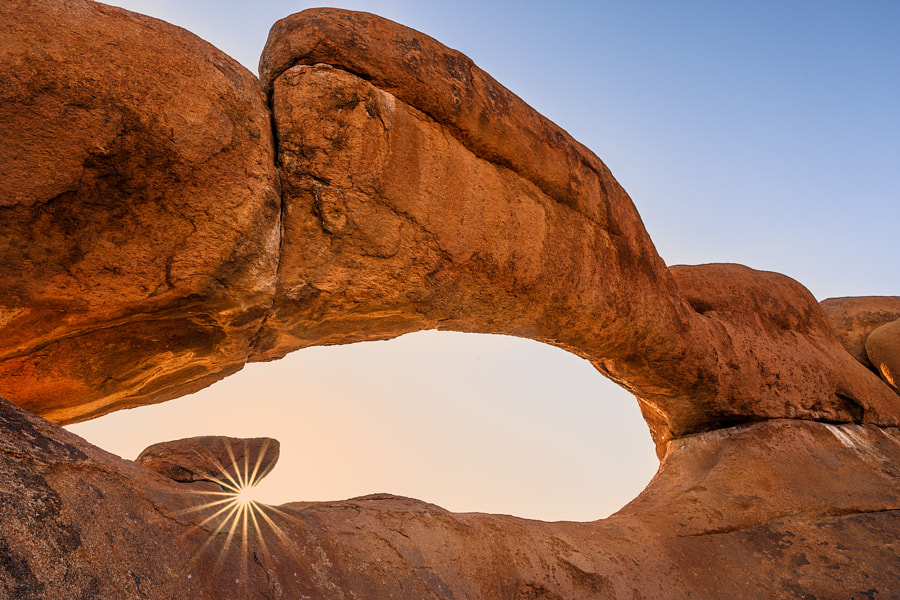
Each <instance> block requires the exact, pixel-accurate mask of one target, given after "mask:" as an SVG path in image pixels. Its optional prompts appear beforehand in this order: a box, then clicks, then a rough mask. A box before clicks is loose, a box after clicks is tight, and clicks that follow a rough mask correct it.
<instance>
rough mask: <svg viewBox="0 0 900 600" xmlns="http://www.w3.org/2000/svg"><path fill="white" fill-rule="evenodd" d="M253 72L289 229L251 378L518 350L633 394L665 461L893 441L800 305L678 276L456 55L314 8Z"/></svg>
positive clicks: (358, 18) (775, 287) (591, 164)
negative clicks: (753, 434) (487, 339)
mask: <svg viewBox="0 0 900 600" xmlns="http://www.w3.org/2000/svg"><path fill="white" fill-rule="evenodd" d="M260 64H261V67H260V72H261V73H262V78H263V85H264V86H265V88H266V89H267V90H269V93H270V94H271V96H272V107H273V116H274V119H275V125H276V129H277V139H278V140H279V150H278V151H279V160H280V162H279V165H280V174H281V181H282V185H283V202H284V211H283V212H284V224H283V238H282V246H281V247H282V257H281V262H280V269H279V274H278V289H277V294H276V299H275V305H274V310H273V314H272V315H271V317H270V318H269V319H267V320H266V323H265V325H264V326H263V328H262V331H261V333H260V337H259V341H258V343H257V345H256V347H255V354H254V356H253V359H254V360H260V359H265V360H268V359H273V358H278V357H280V356H283V355H284V354H285V353H287V352H289V351H291V350H295V349H297V348H301V347H304V346H310V345H315V344H321V343H346V342H350V341H357V340H360V339H377V338H384V337H392V336H396V335H399V334H401V333H405V332H408V331H414V330H417V329H426V328H439V329H451V330H459V331H475V332H487V333H507V334H512V335H519V336H523V337H530V338H533V339H537V340H540V341H544V342H547V343H550V344H554V345H558V346H561V347H563V348H565V349H568V350H570V351H572V352H574V353H576V354H578V355H580V356H583V357H585V358H588V359H589V360H591V361H592V362H593V363H594V364H595V365H596V366H597V368H598V369H600V370H601V371H603V372H604V373H605V374H607V375H609V376H610V377H611V378H613V379H614V380H616V381H617V382H619V383H621V384H622V385H623V386H625V387H626V388H627V389H629V390H630V391H632V392H633V393H634V394H635V396H637V398H638V399H639V401H640V402H641V406H642V410H643V412H644V415H645V417H646V418H647V421H648V423H649V424H650V427H651V430H652V431H653V434H654V439H655V440H656V441H657V444H658V446H659V448H660V451H662V444H663V443H664V442H665V441H666V440H668V439H670V438H671V437H673V436H674V437H677V436H681V435H686V434H690V433H695V432H698V431H704V430H710V429H714V428H716V427H721V426H727V425H731V424H734V423H739V422H745V421H752V420H759V419H765V418H779V417H789V418H794V417H799V418H807V419H821V420H828V421H835V422H871V423H879V424H885V425H894V424H898V423H900V421H898V418H900V402H898V401H897V398H896V395H895V394H893V393H892V392H891V390H890V389H888V388H887V386H885V385H884V384H883V383H881V382H880V381H879V380H878V379H877V378H875V377H872V376H871V374H870V373H868V372H866V370H865V369H863V368H860V366H859V365H858V364H856V363H855V362H854V361H853V360H852V359H850V358H849V357H847V356H846V353H845V352H844V350H843V349H842V348H841V346H840V344H839V343H838V342H837V340H836V339H835V337H834V334H833V332H832V330H831V328H830V326H829V324H828V322H827V320H826V319H825V317H824V315H823V314H822V312H821V308H820V307H819V306H818V304H817V303H816V302H815V300H814V299H813V298H812V296H811V295H810V294H809V292H807V291H806V290H805V289H804V288H803V287H802V286H800V285H799V284H797V283H796V282H793V281H792V280H790V279H788V278H786V277H784V276H781V275H776V274H771V273H762V272H758V271H753V270H752V269H748V268H746V267H740V266H734V265H732V266H728V265H706V266H697V267H679V268H678V269H671V270H670V269H667V268H666V267H665V265H664V263H663V262H662V260H661V259H660V258H659V256H658V255H657V254H656V252H655V249H654V248H653V245H652V243H651V241H650V239H649V237H648V236H647V233H646V231H645V230H644V228H643V225H642V224H641V221H640V217H639V216H638V214H637V211H636V210H635V208H634V205H633V204H632V202H631V200H630V199H629V198H628V196H627V194H626V193H625V192H624V190H622V188H621V187H620V186H619V185H618V183H617V182H616V181H615V179H613V178H612V176H611V174H610V173H609V170H608V169H607V168H606V167H605V166H604V165H603V163H602V162H601V161H600V159H598V158H597V157H596V156H595V155H594V154H593V153H591V152H590V151H589V150H588V149H586V148H585V147H584V146H582V145H580V144H578V143H577V142H576V141H574V140H573V139H572V138H571V137H570V136H569V135H568V134H566V133H565V132H564V131H562V130H561V129H560V128H559V127H557V126H556V125H554V124H553V123H551V122H549V121H548V120H547V119H545V118H544V117H543V116H541V115H540V114H538V113H537V112H535V111H534V110H533V109H532V108H530V107H529V106H527V105H526V104H525V103H524V102H523V101H522V100H520V99H519V98H517V97H516V96H515V95H513V94H511V93H510V92H509V91H507V90H505V89H504V88H502V86H500V84H498V83H497V82H496V81H494V80H493V79H492V78H491V77H490V76H489V75H487V74H486V73H484V72H483V71H481V70H480V69H478V67H476V66H475V65H474V64H473V63H472V61H471V60H469V59H468V58H466V57H465V56H463V55H461V54H460V53H458V52H456V51H453V50H451V49H449V48H447V47H445V46H443V45H441V44H440V43H439V42H437V41H435V40H433V39H431V38H429V37H427V36H425V35H422V34H421V33H418V32H415V31H413V30H411V29H408V28H405V27H402V26H399V25H397V24H396V23H392V22H390V21H386V20H384V19H381V18H378V17H375V16H374V15H367V14H362V13H353V12H349V11H343V10H337V9H316V10H311V11H304V12H302V13H298V14H296V15H293V16H291V17H288V18H286V19H284V20H282V21H279V22H278V23H277V24H276V25H275V26H274V27H273V29H272V32H271V34H270V37H269V41H268V43H267V45H266V48H265V50H264V51H263V56H262V59H261V62H260ZM561 166H562V167H563V168H562V170H559V169H560V167H561ZM565 173H568V174H569V175H568V176H566V175H565ZM566 177H568V179H567V178H566ZM566 182H569V184H567V183H566ZM567 185H568V187H566V186H567ZM563 188H565V193H563V192H562V191H561V190H562V189H563Z"/></svg>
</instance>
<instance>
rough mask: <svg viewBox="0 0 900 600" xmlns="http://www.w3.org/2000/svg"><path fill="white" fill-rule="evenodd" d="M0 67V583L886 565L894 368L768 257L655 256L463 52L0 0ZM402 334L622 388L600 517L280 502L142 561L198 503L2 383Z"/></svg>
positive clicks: (16, 385)
mask: <svg viewBox="0 0 900 600" xmlns="http://www.w3.org/2000/svg"><path fill="white" fill-rule="evenodd" d="M0 68H2V69H3V72H4V73H3V74H4V79H3V85H2V86H0V122H2V123H3V124H4V127H2V128H0V165H2V166H3V173H4V177H2V178H0V269H2V273H0V275H2V277H0V333H2V336H0V395H3V396H8V397H9V398H10V399H11V400H13V401H14V402H15V403H16V404H18V405H19V407H20V408H17V407H16V406H14V405H12V404H10V403H8V402H6V401H5V400H3V401H0V429H2V432H3V435H2V436H0V467H2V468H0V483H2V484H3V485H0V496H2V497H0V500H2V505H3V507H4V510H5V511H6V512H4V518H3V519H0V534H2V535H0V554H2V557H3V560H2V561H0V570H3V571H4V572H5V576H4V577H0V586H6V587H5V588H0V589H6V590H10V592H11V593H12V594H13V595H22V594H25V595H31V596H36V597H39V596H40V595H41V594H44V595H47V596H48V597H63V596H65V597H69V596H71V597H74V596H81V597H87V596H88V595H93V596H96V595H98V594H101V595H103V594H105V595H106V596H112V595H115V594H116V593H120V592H121V590H123V589H131V590H134V589H135V586H136V591H137V592H140V593H144V592H143V589H142V586H144V587H146V588H148V589H150V590H151V592H152V593H153V595H155V597H160V598H181V597H185V594H186V593H187V594H188V595H192V596H196V597H203V596H206V595H208V594H209V593H215V594H217V595H218V596H221V597H226V598H227V597H242V596H244V595H245V592H246V591H247V589H252V590H266V591H267V592H268V593H270V594H271V595H276V596H277V594H279V593H284V594H287V595H292V596H300V595H301V594H305V595H311V596H314V597H322V598H339V597H346V595H347V594H345V593H344V590H347V591H348V592H352V593H353V594H356V595H357V596H360V597H372V598H376V597H388V596H391V597H406V598H421V597H428V596H437V597H444V598H453V597H459V598H462V597H508V598H535V597H548V598H568V597H588V596H591V597H594V596H598V597H599V596H602V595H607V596H613V597H629V596H634V597H638V596H643V597H671V596H676V595H678V596H687V595H693V596H696V597H705V598H718V597H725V596H734V595H735V594H743V596H744V597H779V596H784V595H787V594H794V595H798V594H802V595H809V596H820V597H834V596H838V595H841V594H844V595H846V594H847V593H851V594H854V595H857V596H860V597H862V596H864V595H872V594H874V593H876V592H878V591H891V590H895V589H897V586H898V581H900V576H898V574H897V573H896V570H895V565H896V564H897V560H898V556H897V550H896V544H895V543H894V542H895V541H896V539H897V538H898V535H900V533H898V524H897V523H898V520H897V518H896V517H897V514H898V510H900V499H898V492H897V490H898V485H897V480H898V469H897V464H900V442H898V439H900V437H898V429H897V425H898V412H900V409H898V397H897V395H896V394H895V392H894V391H893V390H892V389H891V388H889V387H888V386H887V385H886V384H885V383H884V382H883V381H882V380H880V379H879V378H878V377H877V376H876V375H875V374H874V373H873V372H872V371H869V370H868V369H866V368H865V367H863V366H862V365H861V364H860V363H859V362H857V361H856V360H854V358H853V357H851V356H850V355H849V354H848V353H847V352H846V351H845V350H844V349H843V348H842V347H841V346H840V344H839V343H838V341H837V339H836V338H835V334H834V332H833V331H832V329H831V327H830V326H829V324H828V322H827V321H826V318H825V315H824V313H823V312H822V310H821V308H820V307H819V305H818V304H817V303H816V302H815V300H814V299H813V298H812V297H811V296H810V294H809V293H808V292H807V291H806V290H805V289H804V288H803V287H802V286H800V285H799V284H798V283H796V282H794V281H792V280H790V279H789V278H787V277H784V276H781V275H778V274H775V273H765V272H759V271H753V270H752V269H749V268H747V267H742V266H739V265H704V266H698V267H687V266H680V267H673V268H667V267H666V266H665V264H664V263H663V261H662V260H661V259H660V257H659V256H658V255H657V254H656V251H655V249H654V248H653V245H652V243H651V241H650V240H649V238H648V236H647V234H646V232H645V231H644V228H643V226H642V224H641V222H640V219H639V217H638V214H637V212H636V210H635V209H634V206H633V205H632V203H631V201H630V199H629V198H628V197H627V195H626V194H625V192H624V191H623V190H622V189H621V188H620V187H619V186H618V184H617V183H616V182H615V180H614V179H613V178H612V176H611V175H610V173H609V171H608V170H607V169H606V167H605V166H604V165H603V164H602V162H601V161H600V160H599V159H598V158H597V157H596V156H594V155H593V154H592V153H591V152H590V151H588V150H587V149H586V148H584V147H583V146H581V145H580V144H578V143H577V142H575V141H574V140H572V139H571V138H570V137H569V136H568V135H567V134H566V133H565V132H564V131H562V130H561V129H559V128H558V127H556V126H555V125H554V124H552V123H550V122H549V121H547V120H546V119H544V118H543V117H541V116H540V115H538V114H537V113H536V112H534V111H533V110H532V109H530V108H529V107H528V106H527V105H525V104H524V103H523V102H522V101H521V100H519V99H518V98H516V97H515V96H514V95H513V94H512V93H510V92H508V91H507V90H505V89H504V88H502V86H500V85H499V84H497V83H496V82H495V81H493V79H491V78H490V77H489V76H488V75H487V74H485V73H484V72H482V71H480V70H479V69H478V68H477V67H475V65H474V64H472V62H471V61H469V60H468V59H467V58H466V57H464V56H462V55H461V54H459V53H457V52H454V51H452V50H450V49H448V48H446V47H444V46H442V45H440V44H439V43H438V42H436V41H434V40H432V39H431V38H428V37H427V36H424V35H422V34H420V33H417V32H414V31H412V30H409V29H407V28H404V27H402V26H399V25H397V24H395V23H391V22H388V21H385V20H383V19H379V18H378V17H374V16H372V15H366V14H361V13H351V12H348V11H338V10H332V9H321V10H315V11H308V12H304V13H300V14H298V15H294V16H292V17H289V18H287V19H284V20H282V21H280V22H279V23H278V24H276V25H275V27H274V28H273V30H272V35H271V37H270V39H269V43H268V45H267V48H266V50H265V52H264V56H263V61H262V69H261V72H262V75H263V78H262V79H263V80H262V85H261V84H260V82H259V81H258V80H257V79H256V78H255V77H253V76H252V75H250V74H249V73H247V72H246V71H245V70H243V69H242V68H241V67H239V66H238V65H237V64H236V63H234V61H232V60H231V59H229V58H228V57H226V56H224V55H223V54H222V53H221V52H219V51H217V50H216V49H214V48H212V47H211V46H209V45H208V44H206V43H204V42H202V41H201V40H199V39H197V38H196V37H194V36H193V35H191V34H189V33H187V32H185V31H183V30H180V29H178V28H176V27H173V26H170V25H167V24H165V23H162V22H159V21H156V20H153V19H149V18H146V17H142V16H140V15H135V14H133V13H129V12H127V11H123V10H119V9H113V8H110V7H106V6H103V5H100V4H94V3H92V2H89V1H88V0H59V1H55V0H10V1H8V2H6V3H4V4H3V5H2V6H0ZM264 90H265V91H264ZM270 109H271V110H270ZM273 122H274V126H273V125H272V123H273ZM423 328H443V329H457V330H461V331H482V332H500V333H509V334H513V335H519V336H525V337H530V338H533V339H537V340H540V341H543V342H547V343H551V344H555V345H558V346H560V347H563V348H566V349H568V350H570V351H572V352H575V353H577V354H579V355H581V356H584V357H586V358H588V359H590V360H591V361H592V362H593V364H594V365H595V366H596V367H597V368H598V369H600V370H602V371H603V372H604V373H605V374H607V375H608V376H610V377H611V378H613V379H614V380H616V381H617V382H619V383H620V384H621V385H623V386H625V387H626V388H628V389H629V390H631V391H632V392H633V393H634V394H635V396H636V397H637V398H638V400H639V402H640V403H641V407H642V410H643V413H644V415H645V417H646V418H647V421H648V423H649V424H650V427H651V430H652V432H653V435H654V438H655V440H656V443H657V450H658V453H659V454H660V455H661V456H663V466H662V468H661V470H660V472H659V474H658V475H657V477H656V478H655V479H654V481H653V482H651V484H650V485H649V486H648V488H647V489H646V490H645V491H644V492H643V493H642V494H641V495H640V496H639V497H638V498H637V499H636V500H635V501H634V502H632V503H631V504H630V505H629V506H627V507H625V508H624V509H623V510H622V511H620V512H619V513H617V514H616V515H614V516H613V517H611V518H610V519H607V520H603V521H598V522H595V523H581V524H576V523H538V522H527V521H522V520H517V519H512V518H508V517H503V516H492V515H478V514H472V515H453V514H451V513H448V512H446V511H443V510H441V509H439V508H438V507H434V506H430V505H426V504H424V503H421V502H417V501H412V500H408V499H398V498H394V497H389V496H378V497H370V498H362V499H356V500H353V501H348V502H343V503H330V504H324V505H321V506H318V505H317V506H314V507H309V506H305V505H303V506H293V507H290V506H288V507H285V510H286V511H290V513H291V514H292V515H293V517H292V520H290V524H289V525H285V527H286V529H287V530H288V531H287V534H286V537H287V538H288V539H290V540H293V543H295V546H293V549H287V550H285V549H283V548H282V549H280V550H278V551H279V552H281V554H279V560H278V561H276V562H277V564H274V563H272V564H268V565H260V568H259V569H256V568H255V567H254V569H255V570H254V572H253V579H252V580H251V581H250V583H248V584H247V585H248V588H246V589H243V588H240V587H237V586H231V585H230V584H229V585H228V586H227V587H225V588H223V586H222V581H223V580H222V579H221V577H220V576H219V575H218V574H215V573H212V574H210V573H211V571H210V570H209V569H202V570H201V571H200V573H201V575H199V576H198V577H197V578H196V579H194V580H190V578H189V577H188V576H189V575H190V574H191V573H190V572H189V571H180V572H176V571H174V570H173V569H171V568H170V569H169V570H168V571H166V570H164V569H161V568H159V567H160V565H164V566H167V567H168V565H169V564H170V563H171V564H175V563H174V562H172V561H174V560H177V559H178V558H179V557H183V556H184V554H185V552H186V551H187V550H189V549H190V548H192V547H193V544H194V542H197V545H199V544H201V543H203V542H202V540H197V539H196V538H197V537H198V535H199V534H200V533H202V531H200V532H198V530H197V529H196V527H194V526H195V525H196V522H193V523H192V522H190V521H188V520H183V519H180V518H178V517H177V515H178V514H183V513H179V512H178V511H179V510H182V509H184V508H185V507H187V508H189V509H190V505H191V503H192V500H191V498H190V497H189V496H188V495H186V494H185V490H184V489H183V488H181V487H179V484H177V483H175V482H173V481H172V480H165V479H164V478H161V476H159V475H158V474H155V473H153V472H151V471H149V470H148V469H144V468H141V467H139V466H138V465H135V464H134V463H131V462H130V461H123V460H118V459H116V458H115V457H111V456H110V455H108V454H105V453H102V452H101V451H99V450H97V449H96V448H92V447H90V446H89V445H88V444H86V443H84V442H83V441H82V440H79V439H77V437H76V436H73V435H70V434H68V433H67V432H65V431H63V430H61V429H60V428H59V427H56V426H55V425H53V424H52V423H48V422H47V421H45V420H41V419H38V418H36V417H35V416H34V415H31V414H28V412H26V411H23V410H21V408H24V409H26V410H27V411H31V412H33V413H37V414H40V415H44V416H46V417H48V418H50V419H53V420H55V421H57V422H72V421H76V420H80V419H86V418H90V417H92V416H95V415H99V414H102V413H104V412H109V411H112V410H116V409H118V408H123V407H127V406H133V405H137V404H146V403H151V402H160V401H164V400H166V399H168V398H172V397H175V396H179V395H182V394H185V393H188V392H189V391H192V390H195V389H198V388H200V387H203V386H205V385H208V384H209V383H210V382H212V381H215V380H216V379H219V378H221V377H224V376H227V375H228V374H229V373H232V372H234V371H236V370H238V369H240V368H241V366H242V365H243V364H244V363H245V362H246V361H247V360H271V359H275V358H278V357H279V356H282V355H283V354H284V353H286V352H289V351H291V350H294V349H297V348H301V347H304V346H309V345H313V344H334V343H346V342H351V341H356V340H361V339H373V338H383V337H390V336H394V335H399V334H400V333H404V332H406V331H412V330H415V329H423ZM892 331H894V330H893V329H891V330H888V334H889V335H892V334H891V333H890V332H892ZM881 335H883V334H879V339H875V340H874V341H873V345H872V352H873V354H877V355H878V356H879V358H876V359H875V360H876V361H878V362H879V364H881V358H880V352H881V351H882V350H883V349H884V348H887V347H888V346H887V344H886V343H885V341H884V340H882V339H881ZM879 368H880V366H879ZM891 368H892V367H891ZM786 456H787V457H790V459H791V460H785V457H786ZM10 490H12V491H10ZM20 491H21V492H22V493H20ZM136 491H137V492H139V493H136ZM348 511H350V512H348ZM351 512H352V514H353V515H354V519H349V518H347V515H348V514H351ZM136 515H137V518H136ZM198 520H199V519H198ZM192 535H193V536H194V537H191V536H192ZM271 548H274V546H271V547H269V546H266V547H265V548H263V545H262V543H261V542H260V545H259V549H263V550H264V551H265V553H266V554H269V551H270V549H271ZM255 550H256V548H254V551H255ZM111 552H115V553H116V554H115V556H114V557H113V556H111ZM383 558H387V559H388V560H385V561H384V562H381V561H382V559H383ZM229 560H230V559H229ZM225 562H226V564H223V566H222V568H223V569H224V570H225V574H227V575H228V576H229V577H230V576H232V575H236V574H239V573H240V572H241V571H240V569H239V567H238V566H237V565H236V563H234V562H228V561H225ZM376 563H378V564H379V565H380V566H378V567H377V568H375V567H372V565H375V564H376ZM148 564H149V565H150V568H148ZM110 565H114V568H112V567H111V566H110ZM207 566H208V565H207ZM126 573H127V574H128V575H125V574H126ZM179 573H181V574H183V575H184V577H183V578H182V577H181V575H179ZM735 581H742V582H744V583H745V584H746V587H745V588H743V589H741V590H736V589H735ZM386 582H387V583H386ZM276 584H277V586H278V587H276ZM212 590H215V592H212Z"/></svg>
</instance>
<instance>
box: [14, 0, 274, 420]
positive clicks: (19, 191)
mask: <svg viewBox="0 0 900 600" xmlns="http://www.w3.org/2000/svg"><path fill="white" fill-rule="evenodd" d="M0 71H2V75H0V77H2V80H3V86H2V89H0V123H2V124H3V126H2V127H0V170H2V173H3V176H2V177H0V280H2V284H0V332H2V334H0V382H2V383H0V393H2V394H4V395H6V396H7V397H9V398H12V399H13V400H14V401H16V402H17V403H18V404H20V405H21V406H24V407H26V408H28V409H29V410H32V411H34V412H39V413H41V414H43V415H46V416H48V417H50V418H52V419H55V420H57V421H60V422H71V421H76V420H81V419H85V418H88V417H90V416H95V415H99V414H103V413H105V412H109V411H110V410H115V409H116V408H123V407H128V406H135V405H140V404H147V403H152V402H160V401H162V400H165V399H168V398H173V397H177V396H181V395H183V394H186V393H189V392H192V391H195V390H197V389H199V388H201V387H205V386H206V385H209V384H210V383H212V382H213V381H215V380H217V379H221V378H222V377H224V376H225V375H227V374H229V373H232V372H234V371H236V370H238V369H240V368H241V366H242V365H243V363H244V361H245V358H246V356H247V354H248V353H249V351H250V350H249V346H250V341H251V340H252V337H253V335H255V333H256V330H257V329H258V328H259V325H260V323H261V320H262V319H263V318H264V316H265V313H266V311H267V309H268V307H269V304H270V303H271V296H272V292H273V284H274V275H275V269H276V264H277V261H278V256H277V248H278V236H279V212H280V203H279V197H278V190H277V184H276V178H275V170H274V148H273V144H272V136H271V128H270V126H269V113H268V110H267V108H266V104H265V97H264V95H263V94H262V91H261V88H260V86H259V83H258V81H257V80H256V78H255V77H254V76H253V75H251V74H250V73H249V72H248V71H247V70H246V69H244V68H243V67H241V66H240V65H239V64H238V63H236V62H235V61H234V60H232V59H231V58H229V57H227V56H225V55H224V54H223V53H222V52H220V51H219V50H216V49H215V48H213V47H212V46H210V45H209V44H207V43H206V42H204V41H202V40H200V39H199V38H197V37H196V36H194V35H193V34H191V33H188V32H187V31H184V30H183V29H180V28H178V27H174V26H172V25H169V24H168V23H164V22H162V21H158V20H155V19H151V18H149V17H144V16H141V15H136V14H134V13H129V12H127V11H124V10H121V9H117V8H112V7H109V6H104V5H102V4H95V3H93V2H88V1H85V0H71V1H66V2H53V1H49V0H42V1H26V0H9V1H8V2H4V3H3V5H2V7H0Z"/></svg>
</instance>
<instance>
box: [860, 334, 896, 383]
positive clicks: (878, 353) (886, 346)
mask: <svg viewBox="0 0 900 600" xmlns="http://www.w3.org/2000/svg"><path fill="white" fill-rule="evenodd" d="M866 354H867V355H868V357H869V360H870V361H871V363H872V365H873V366H874V367H875V369H876V370H877V371H878V373H879V374H880V375H881V377H882V378H883V379H884V380H885V381H887V382H888V383H889V384H891V385H892V386H894V389H895V390H897V391H900V319H897V320H896V321H893V322H891V323H888V324H886V325H882V326H881V327H878V328H877V329H875V330H874V331H873V332H872V333H870V334H869V337H867V338H866Z"/></svg>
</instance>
